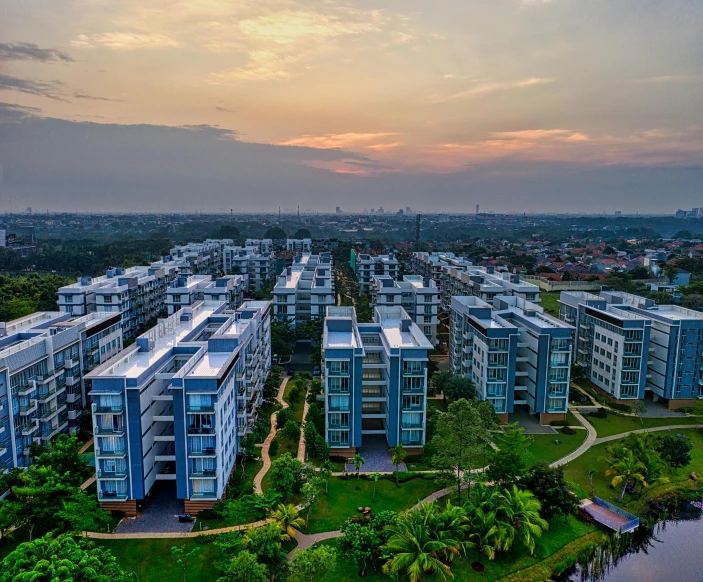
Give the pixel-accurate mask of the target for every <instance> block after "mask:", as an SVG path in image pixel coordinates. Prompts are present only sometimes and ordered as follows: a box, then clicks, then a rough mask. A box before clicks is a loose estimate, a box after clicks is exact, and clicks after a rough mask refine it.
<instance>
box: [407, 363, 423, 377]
mask: <svg viewBox="0 0 703 582" xmlns="http://www.w3.org/2000/svg"><path fill="white" fill-rule="evenodd" d="M403 374H406V375H417V374H424V371H423V369H422V362H412V361H407V360H405V361H403Z"/></svg>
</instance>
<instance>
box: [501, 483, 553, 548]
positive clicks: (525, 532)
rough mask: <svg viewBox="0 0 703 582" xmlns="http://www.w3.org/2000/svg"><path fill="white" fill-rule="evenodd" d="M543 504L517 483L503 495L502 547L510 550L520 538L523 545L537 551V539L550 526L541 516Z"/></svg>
mask: <svg viewBox="0 0 703 582" xmlns="http://www.w3.org/2000/svg"><path fill="white" fill-rule="evenodd" d="M541 509H542V504H541V503H540V502H539V500H538V499H537V498H536V497H535V496H534V494H533V493H532V492H530V491H527V490H524V489H518V488H517V486H516V485H513V486H512V488H510V489H507V490H506V491H504V492H503V493H502V495H501V502H500V505H499V509H498V514H499V516H500V517H499V519H501V521H502V522H503V523H504V524H505V527H503V530H502V531H503V536H502V548H503V549H504V550H508V549H509V548H510V547H511V546H512V545H513V542H514V541H515V538H516V537H517V538H519V539H520V540H521V541H522V543H523V545H524V546H525V547H526V548H527V549H528V550H529V551H530V555H532V554H534V553H535V539H536V538H538V537H540V536H541V535H542V532H543V531H545V530H546V529H548V528H549V523H547V521H546V520H545V519H543V518H542V517H541V516H540V510H541Z"/></svg>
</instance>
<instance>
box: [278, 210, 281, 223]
mask: <svg viewBox="0 0 703 582" xmlns="http://www.w3.org/2000/svg"><path fill="white" fill-rule="evenodd" d="M278 222H281V207H280V206H279V207H278Z"/></svg>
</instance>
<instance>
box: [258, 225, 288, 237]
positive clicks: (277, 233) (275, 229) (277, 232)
mask: <svg viewBox="0 0 703 582" xmlns="http://www.w3.org/2000/svg"><path fill="white" fill-rule="evenodd" d="M264 238H270V239H273V240H283V239H284V238H288V236H287V235H286V231H285V230H283V229H282V228H281V227H280V226H272V227H271V228H269V229H268V230H267V231H266V232H265V233H264Z"/></svg>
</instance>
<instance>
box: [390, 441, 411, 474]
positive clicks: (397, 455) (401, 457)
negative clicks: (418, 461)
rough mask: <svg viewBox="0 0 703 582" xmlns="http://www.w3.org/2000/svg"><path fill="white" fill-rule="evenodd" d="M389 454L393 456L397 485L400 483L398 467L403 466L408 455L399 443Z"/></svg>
mask: <svg viewBox="0 0 703 582" xmlns="http://www.w3.org/2000/svg"><path fill="white" fill-rule="evenodd" d="M388 452H389V453H390V454H391V463H393V466H394V467H395V480H396V483H399V477H400V475H399V474H398V467H399V466H400V465H402V464H403V462H404V461H405V457H407V455H408V453H407V452H406V451H405V448H404V447H403V445H402V444H401V443H398V444H397V445H396V446H394V447H392V448H391V449H390V450H389V451H388Z"/></svg>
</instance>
